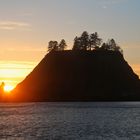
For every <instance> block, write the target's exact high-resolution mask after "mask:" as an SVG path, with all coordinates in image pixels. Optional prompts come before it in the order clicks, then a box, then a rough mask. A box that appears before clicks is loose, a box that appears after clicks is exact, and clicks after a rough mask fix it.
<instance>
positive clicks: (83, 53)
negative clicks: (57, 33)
mask: <svg viewBox="0 0 140 140" xmlns="http://www.w3.org/2000/svg"><path fill="white" fill-rule="evenodd" d="M66 46H67V45H66V41H65V40H64V39H62V40H61V41H60V43H58V42H57V41H50V42H49V44H48V51H49V53H48V54H47V55H46V56H45V57H44V58H43V59H42V60H41V62H40V63H39V64H38V65H37V66H36V67H35V68H34V70H33V71H32V72H31V73H30V74H29V75H28V76H27V77H26V78H25V79H24V80H23V81H22V82H21V83H19V84H18V85H17V87H16V88H15V89H14V90H13V91H12V96H11V97H10V98H9V99H7V100H10V101H136V100H140V80H139V77H138V76H137V75H136V74H135V73H134V72H133V70H132V68H131V67H130V66H129V65H128V63H127V62H126V61H125V59H124V57H123V51H122V49H121V48H120V47H119V45H117V43H116V42H115V40H114V39H110V40H108V42H107V43H103V41H102V39H101V38H99V36H98V33H97V32H95V33H92V34H88V32H86V31H84V32H83V33H82V34H81V36H80V37H75V39H74V44H73V48H72V50H65V48H66Z"/></svg>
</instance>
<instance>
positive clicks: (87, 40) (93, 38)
mask: <svg viewBox="0 0 140 140" xmlns="http://www.w3.org/2000/svg"><path fill="white" fill-rule="evenodd" d="M66 47H67V44H66V41H65V40H64V39H62V40H61V41H60V43H59V44H58V42H57V41H50V42H49V44H48V51H49V52H51V51H64V50H65V49H66ZM72 50H73V51H76V50H84V51H86V50H89V51H92V50H94V51H95V50H108V51H119V52H121V54H123V50H122V49H121V48H120V46H119V45H117V43H116V42H115V40H114V39H109V40H108V42H107V43H102V39H101V38H99V35H98V33H97V32H95V33H92V34H89V33H88V32H87V31H84V32H83V33H82V34H81V36H80V37H77V36H76V37H75V39H74V44H73V48H72Z"/></svg>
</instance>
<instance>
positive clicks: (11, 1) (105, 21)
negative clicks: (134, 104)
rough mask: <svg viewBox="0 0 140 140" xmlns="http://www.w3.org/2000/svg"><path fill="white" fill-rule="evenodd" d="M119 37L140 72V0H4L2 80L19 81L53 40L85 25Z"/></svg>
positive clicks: (0, 1) (69, 38) (0, 5)
mask: <svg viewBox="0 0 140 140" xmlns="http://www.w3.org/2000/svg"><path fill="white" fill-rule="evenodd" d="M85 30H86V31H88V32H89V33H93V32H96V31H97V32H98V33H99V35H100V37H101V38H103V39H104V41H107V39H108V38H114V39H115V40H116V42H117V43H118V44H119V45H120V46H121V47H122V49H123V50H124V57H125V59H126V60H127V61H128V63H129V64H130V65H131V66H132V67H133V69H134V71H135V72H137V74H138V75H139V76H140V0H0V82H2V81H4V82H5V83H6V84H7V85H12V86H15V85H16V84H17V83H19V82H20V81H22V80H23V79H24V78H25V77H26V76H27V74H28V73H29V72H31V71H32V69H33V68H34V67H35V66H36V65H37V63H39V61H40V60H41V59H42V58H43V57H44V55H45V54H46V53H47V43H48V42H49V41H50V40H58V41H59V40H60V39H63V38H64V39H65V40H66V42H67V44H68V48H71V46H72V43H73V39H74V37H75V36H76V35H80V34H81V33H82V32H83V31H85Z"/></svg>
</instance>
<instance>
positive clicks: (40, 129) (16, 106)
mask: <svg viewBox="0 0 140 140" xmlns="http://www.w3.org/2000/svg"><path fill="white" fill-rule="evenodd" d="M0 140H140V102H118V103H115V102H110V103H104V102H98V103H93V102H89V103H83V102H76V103H74V102H70V103H65V102H63V103H10V104H7V103H1V104H0Z"/></svg>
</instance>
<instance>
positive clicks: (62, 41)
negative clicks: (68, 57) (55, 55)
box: [58, 39, 67, 51]
mask: <svg viewBox="0 0 140 140" xmlns="http://www.w3.org/2000/svg"><path fill="white" fill-rule="evenodd" d="M66 46H67V44H66V41H65V40H64V39H62V40H61V41H60V43H59V46H58V48H59V50H61V51H63V50H65V48H66Z"/></svg>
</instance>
